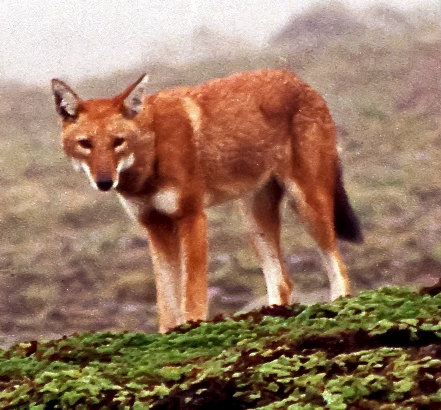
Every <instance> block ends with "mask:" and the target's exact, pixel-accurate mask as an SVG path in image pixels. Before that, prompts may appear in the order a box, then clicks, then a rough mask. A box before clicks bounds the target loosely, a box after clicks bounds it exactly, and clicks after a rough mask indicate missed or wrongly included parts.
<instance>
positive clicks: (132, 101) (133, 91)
mask: <svg viewBox="0 0 441 410" xmlns="http://www.w3.org/2000/svg"><path fill="white" fill-rule="evenodd" d="M148 81H149V77H148V75H146V74H143V75H142V76H141V77H140V78H138V80H137V81H136V82H135V83H133V84H132V85H131V86H129V87H128V88H127V89H126V90H124V91H123V92H122V93H121V94H120V95H119V97H120V98H121V100H122V102H123V104H122V105H123V108H124V114H125V115H127V116H128V117H134V116H135V115H137V114H139V113H140V112H141V110H142V96H143V95H144V94H146V85H147V83H148Z"/></svg>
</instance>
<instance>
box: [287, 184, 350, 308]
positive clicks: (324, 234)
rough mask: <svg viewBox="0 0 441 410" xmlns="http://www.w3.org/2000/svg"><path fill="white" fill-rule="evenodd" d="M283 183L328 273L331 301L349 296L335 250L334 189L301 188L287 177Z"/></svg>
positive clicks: (343, 267) (342, 264)
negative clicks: (315, 244) (318, 250)
mask: <svg viewBox="0 0 441 410" xmlns="http://www.w3.org/2000/svg"><path fill="white" fill-rule="evenodd" d="M284 182H285V183H284V186H285V189H286V192H287V193H288V195H289V197H290V204H291V205H292V207H293V208H294V210H295V211H296V212H297V213H298V215H299V217H300V220H301V221H302V222H303V223H304V224H305V226H306V227H307V229H308V231H309V233H310V234H311V236H312V237H313V239H314V240H315V242H316V243H317V245H318V246H319V248H320V251H321V254H322V256H323V260H324V264H325V268H326V272H327V274H328V279H329V284H330V296H331V299H332V300H334V299H336V298H338V297H340V296H347V295H349V293H350V284H349V277H348V275H347V272H346V266H345V264H344V263H343V260H342V257H341V255H340V252H339V250H338V246H337V236H336V232H335V227H334V197H333V187H329V185H328V184H321V185H320V181H315V182H316V183H310V184H308V185H307V186H306V184H304V185H303V186H302V185H301V184H300V183H298V182H296V181H295V180H294V179H293V178H286V179H285V181H284ZM327 185H328V186H327ZM331 188H332V189H331Z"/></svg>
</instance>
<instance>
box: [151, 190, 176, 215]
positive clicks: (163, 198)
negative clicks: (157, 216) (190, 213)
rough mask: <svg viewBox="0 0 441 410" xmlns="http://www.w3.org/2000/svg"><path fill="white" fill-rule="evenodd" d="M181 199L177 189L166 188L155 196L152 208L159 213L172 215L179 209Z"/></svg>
mask: <svg viewBox="0 0 441 410" xmlns="http://www.w3.org/2000/svg"><path fill="white" fill-rule="evenodd" d="M180 198H181V195H180V193H179V191H178V189H177V188H174V187H170V188H164V189H161V190H160V191H158V192H157V193H156V194H155V195H153V198H152V206H153V208H155V209H156V210H158V211H159V212H163V213H165V214H168V215H171V214H174V213H175V212H176V211H177V210H178V209H179V200H180Z"/></svg>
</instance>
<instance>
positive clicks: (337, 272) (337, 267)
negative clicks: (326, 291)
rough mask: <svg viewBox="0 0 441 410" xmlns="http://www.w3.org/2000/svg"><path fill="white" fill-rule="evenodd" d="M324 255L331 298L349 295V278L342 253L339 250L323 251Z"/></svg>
mask: <svg viewBox="0 0 441 410" xmlns="http://www.w3.org/2000/svg"><path fill="white" fill-rule="evenodd" d="M322 255H323V259H324V260H325V266H326V271H327V273H328V278H329V285H330V296H331V300H334V299H337V298H339V297H340V296H347V295H349V293H350V289H349V278H348V276H347V273H346V267H345V265H344V263H343V261H342V260H341V256H340V253H339V252H338V251H329V252H326V251H323V253H322Z"/></svg>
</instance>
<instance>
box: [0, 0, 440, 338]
mask: <svg viewBox="0 0 441 410" xmlns="http://www.w3.org/2000/svg"><path fill="white" fill-rule="evenodd" d="M299 3H301V5H300V4H299ZM440 8H441V6H440V3H439V1H418V2H410V1H408V2H399V1H394V2H390V1H388V2H387V5H384V4H382V3H380V2H362V1H346V2H323V1H315V2H314V1H311V2H298V1H290V0H280V1H272V2H271V1H266V0H258V1H248V0H243V1H236V0H234V1H228V2H227V1H216V2H215V1H212V2H207V1H202V0H198V1H149V2H141V1H132V2H123V1H112V2H104V1H95V2H86V1H83V0H81V1H76V2H63V1H53V0H48V1H45V2H40V1H36V2H13V1H9V0H0V53H1V59H0V238H1V241H0V310H1V312H2V315H1V316H0V346H6V345H8V344H11V343H13V342H16V341H19V340H27V339H30V338H34V339H35V338H36V339H40V338H47V337H58V336H62V335H64V334H70V333H73V332H81V331H98V330H113V331H122V330H128V331H155V330H156V304H155V286H154V280H153V275H152V270H151V262H150V259H149V257H148V248H147V241H146V240H145V238H144V234H143V232H142V229H141V228H140V227H139V226H137V225H136V224H134V223H132V221H131V220H130V219H129V218H128V217H127V215H126V214H125V213H124V211H123V210H122V208H121V206H120V204H119V203H118V201H117V199H116V197H115V195H112V194H111V193H100V192H97V191H94V190H93V189H92V188H91V187H90V186H89V184H88V182H87V179H86V177H85V176H84V175H79V174H76V173H75V172H74V170H73V168H72V167H71V165H70V163H69V161H68V160H67V159H66V158H65V155H64V153H63V152H62V150H61V147H60V144H59V137H58V135H59V127H58V124H57V117H56V113H55V108H54V104H53V101H52V96H51V94H50V88H49V84H50V79H51V78H53V77H57V78H60V79H62V80H65V81H67V82H68V83H69V84H70V85H71V86H73V88H74V90H75V91H77V92H78V93H79V95H80V96H81V97H83V98H91V97H99V96H112V95H115V94H116V93H119V92H120V91H121V90H123V89H124V88H125V87H127V86H128V85H129V84H130V83H132V82H133V81H134V80H136V79H137V78H138V77H139V75H140V74H141V73H143V72H147V73H149V74H150V79H151V82H150V84H149V87H150V88H149V90H148V91H149V92H151V93H154V92H157V91H158V90H160V89H163V88H166V87H174V86H178V85H184V84H197V83H199V82H202V81H205V80H208V79H210V78H214V77H220V76H225V75H228V74H231V73H233V72H236V71H242V70H252V69H257V68H283V69H287V70H292V71H294V72H296V73H297V74H298V75H299V76H300V77H301V78H302V79H303V80H305V81H306V82H307V83H309V84H310V85H311V86H313V87H314V88H316V89H317V90H318V91H319V92H320V93H321V94H322V95H323V96H324V97H325V99H326V100H327V102H328V104H329V107H330V109H331V113H332V115H333V118H334V120H335V122H336V124H337V129H338V138H339V146H340V148H341V157H342V162H343V167H344V177H345V185H346V188H347V191H348V194H349V197H350V199H351V202H352V204H353V205H354V208H355V210H356V213H357V214H358V215H359V217H360V219H361V221H362V225H363V229H364V233H365V239H366V241H365V244H363V245H361V246H353V245H349V244H346V243H342V244H341V249H342V253H343V255H344V259H345V261H346V263H347V265H348V269H349V273H350V276H351V278H352V287H353V293H357V292H358V291H359V290H361V289H368V288H376V287H379V286H382V285H389V284H393V285H406V286H410V287H412V288H415V289H417V288H419V287H421V286H428V285H430V284H433V283H434V282H436V281H437V280H438V279H439V277H440V268H441V226H440V223H439V220H440V218H441V188H440V182H439V181H440V180H441V152H440V149H441V132H440V124H441V122H440V118H441V81H440V79H439V78H440V76H439V73H440V69H441V24H440V16H441V10H440ZM208 214H209V221H210V223H209V243H210V267H209V270H210V315H211V316H214V315H216V314H218V313H224V314H232V313H234V312H236V311H239V310H242V309H249V308H252V307H254V306H258V305H259V304H261V303H264V302H265V292H266V290H265V285H264V281H263V275H262V273H261V271H260V268H259V266H258V263H257V261H256V258H255V257H254V255H253V253H252V252H251V250H250V248H249V246H248V243H247V240H246V237H245V235H244V234H243V231H242V227H241V222H240V219H239V217H238V215H237V212H236V209H235V205H234V203H233V204H226V205H223V206H219V207H215V208H212V209H210V211H209V213H208ZM284 216H285V218H284V226H283V248H284V253H285V256H286V263H287V267H288V269H289V272H290V274H291V276H292V279H293V281H294V283H295V286H296V294H295V296H296V298H297V300H298V301H301V302H302V303H313V302H315V301H319V300H326V299H327V297H328V288H329V284H328V281H327V277H326V274H325V272H324V269H323V267H322V266H321V261H320V258H319V255H318V253H317V251H316V248H315V245H314V243H313V242H312V240H311V239H310V238H309V236H308V235H307V234H306V233H305V232H304V230H303V229H302V228H300V227H299V225H298V224H297V222H296V220H295V218H294V217H293V216H292V213H291V212H290V210H289V209H288V208H287V209H286V210H285V211H284Z"/></svg>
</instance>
